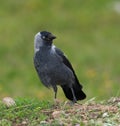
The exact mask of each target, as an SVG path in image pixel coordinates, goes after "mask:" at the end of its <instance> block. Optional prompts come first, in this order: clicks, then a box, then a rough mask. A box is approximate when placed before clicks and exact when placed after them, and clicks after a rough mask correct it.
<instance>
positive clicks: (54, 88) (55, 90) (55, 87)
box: [53, 86, 57, 99]
mask: <svg viewBox="0 0 120 126" xmlns="http://www.w3.org/2000/svg"><path fill="white" fill-rule="evenodd" d="M53 90H54V92H55V96H54V98H55V99H56V98H57V86H53Z"/></svg>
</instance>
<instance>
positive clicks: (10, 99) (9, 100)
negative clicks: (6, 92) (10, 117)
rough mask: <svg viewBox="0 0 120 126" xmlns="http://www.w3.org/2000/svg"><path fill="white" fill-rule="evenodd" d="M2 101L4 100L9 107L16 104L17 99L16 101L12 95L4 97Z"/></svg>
mask: <svg viewBox="0 0 120 126" xmlns="http://www.w3.org/2000/svg"><path fill="white" fill-rule="evenodd" d="M2 102H3V103H4V104H5V105H6V106H7V107H10V106H14V105H16V103H15V101H14V100H13V99H12V98H11V97H4V98H3V99H2Z"/></svg>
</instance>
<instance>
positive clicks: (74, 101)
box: [71, 87, 77, 103]
mask: <svg viewBox="0 0 120 126" xmlns="http://www.w3.org/2000/svg"><path fill="white" fill-rule="evenodd" d="M71 91H72V95H73V103H77V99H76V97H75V93H74V90H73V88H72V87H71Z"/></svg>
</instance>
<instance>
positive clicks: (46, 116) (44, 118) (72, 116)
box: [0, 97, 120, 126]
mask: <svg viewBox="0 0 120 126" xmlns="http://www.w3.org/2000/svg"><path fill="white" fill-rule="evenodd" d="M15 101H16V105H14V106H11V107H9V108H8V107H6V106H5V105H4V104H3V103H0V125H1V126H37V125H39V126H51V125H52V126H56V125H61V126H64V125H65V126H68V125H69V126H73V125H75V126H103V125H104V126H118V125H119V124H120V119H119V118H120V98H115V97H113V98H111V99H109V100H108V101H102V102H101V103H96V102H95V100H94V98H93V99H90V100H89V101H87V102H85V103H84V104H80V103H78V104H75V105H71V104H70V103H68V102H63V103H62V102H56V104H54V105H53V103H51V102H48V101H39V100H35V99H25V98H24V99H22V98H17V99H16V100H15Z"/></svg>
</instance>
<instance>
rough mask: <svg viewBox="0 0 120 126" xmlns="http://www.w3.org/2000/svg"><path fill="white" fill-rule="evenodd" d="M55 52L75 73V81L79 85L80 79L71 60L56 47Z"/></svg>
mask: <svg viewBox="0 0 120 126" xmlns="http://www.w3.org/2000/svg"><path fill="white" fill-rule="evenodd" d="M55 51H56V53H57V55H59V56H60V57H61V58H62V61H63V63H64V64H65V65H66V66H67V67H68V68H69V69H70V70H71V71H72V72H73V74H74V77H75V81H76V82H77V83H79V81H78V79H77V76H76V74H75V71H74V69H73V67H72V65H71V63H70V62H69V60H68V59H67V57H66V56H65V55H64V53H63V52H62V51H61V50H60V49H58V48H56V47H55ZM80 86H81V88H82V85H80Z"/></svg>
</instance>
